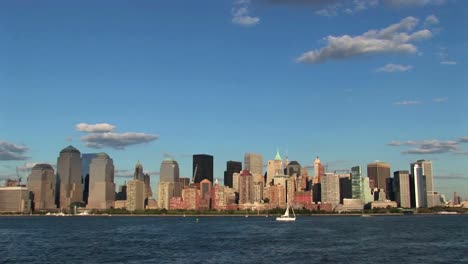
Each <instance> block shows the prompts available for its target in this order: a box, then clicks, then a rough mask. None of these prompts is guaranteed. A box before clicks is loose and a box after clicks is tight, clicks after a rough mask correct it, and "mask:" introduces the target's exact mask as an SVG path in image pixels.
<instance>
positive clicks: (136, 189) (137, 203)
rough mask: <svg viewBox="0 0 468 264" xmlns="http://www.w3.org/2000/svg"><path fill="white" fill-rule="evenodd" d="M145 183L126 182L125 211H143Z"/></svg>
mask: <svg viewBox="0 0 468 264" xmlns="http://www.w3.org/2000/svg"><path fill="white" fill-rule="evenodd" d="M144 189H145V183H144V182H142V181H139V180H131V181H129V182H127V202H126V205H127V210H128V211H135V210H143V209H145V192H144Z"/></svg>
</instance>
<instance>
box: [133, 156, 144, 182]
mask: <svg viewBox="0 0 468 264" xmlns="http://www.w3.org/2000/svg"><path fill="white" fill-rule="evenodd" d="M133 179H135V180H139V181H142V182H144V181H145V174H144V173H143V165H141V163H140V161H137V163H136V165H135V171H134V172H133Z"/></svg>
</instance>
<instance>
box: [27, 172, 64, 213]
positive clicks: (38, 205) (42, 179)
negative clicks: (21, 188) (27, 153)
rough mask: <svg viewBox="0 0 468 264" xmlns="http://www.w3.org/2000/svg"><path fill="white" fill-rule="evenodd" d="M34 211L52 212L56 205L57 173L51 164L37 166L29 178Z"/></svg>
mask: <svg viewBox="0 0 468 264" xmlns="http://www.w3.org/2000/svg"><path fill="white" fill-rule="evenodd" d="M28 190H29V191H30V192H31V194H32V199H33V201H32V209H33V210H50V209H54V208H57V205H56V204H55V173H54V168H52V166H51V165H50V164H36V165H35V166H34V167H33V168H32V170H31V174H30V175H29V177H28Z"/></svg>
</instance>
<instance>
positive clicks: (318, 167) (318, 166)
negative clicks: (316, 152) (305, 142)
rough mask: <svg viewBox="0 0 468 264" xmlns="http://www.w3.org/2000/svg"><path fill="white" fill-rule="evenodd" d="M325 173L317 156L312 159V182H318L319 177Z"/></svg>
mask: <svg viewBox="0 0 468 264" xmlns="http://www.w3.org/2000/svg"><path fill="white" fill-rule="evenodd" d="M324 175H325V167H324V166H323V165H322V162H321V161H320V158H319V157H318V156H317V158H315V160H314V179H313V184H317V183H320V178H321V177H322V176H324Z"/></svg>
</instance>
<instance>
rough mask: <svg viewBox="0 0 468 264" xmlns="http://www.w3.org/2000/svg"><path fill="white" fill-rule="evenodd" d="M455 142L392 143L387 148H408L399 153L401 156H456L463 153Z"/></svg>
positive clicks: (457, 142)
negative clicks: (446, 154) (443, 154)
mask: <svg viewBox="0 0 468 264" xmlns="http://www.w3.org/2000/svg"><path fill="white" fill-rule="evenodd" d="M459 144H460V141H457V140H437V139H433V140H423V141H404V142H400V141H392V142H390V143H388V144H387V145H388V146H396V147H401V146H410V147H411V148H410V149H407V150H403V151H401V153H402V154H442V153H452V154H458V153H460V152H463V150H462V149H461V147H460V145H459Z"/></svg>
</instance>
